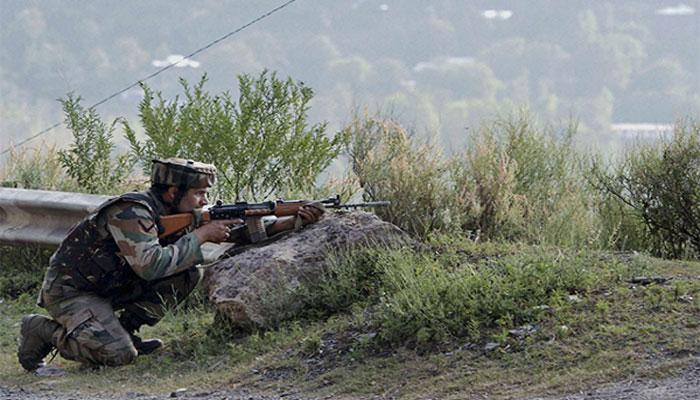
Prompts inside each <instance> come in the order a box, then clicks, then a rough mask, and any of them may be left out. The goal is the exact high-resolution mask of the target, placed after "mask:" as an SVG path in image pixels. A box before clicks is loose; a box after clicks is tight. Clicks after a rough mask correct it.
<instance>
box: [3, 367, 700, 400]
mask: <svg viewBox="0 0 700 400" xmlns="http://www.w3.org/2000/svg"><path fill="white" fill-rule="evenodd" d="M52 386H53V383H52V381H51V379H50V378H47V379H46V380H44V381H40V382H39V383H36V384H32V386H31V387H25V388H22V387H5V386H3V385H2V384H1V383H0V400H10V399H12V400H15V399H26V400H49V399H51V400H80V399H85V398H91V399H96V400H159V399H171V398H182V399H198V400H272V399H285V400H311V399H314V398H313V397H306V396H304V395H303V394H295V393H278V394H274V395H263V394H259V393H252V392H248V391H246V390H245V389H236V390H233V391H229V390H224V389H222V390H216V391H198V390H193V389H190V390H185V391H179V392H170V393H163V394H160V395H147V394H143V393H126V394H123V395H119V396H115V395H113V394H109V393H104V394H97V395H95V394H89V395H88V394H86V393H82V392H74V393H56V392H55V391H54V390H53V389H52ZM374 398H375V399H383V398H384V397H381V396H377V397H374ZM484 398H486V399H488V398H489V397H488V396H485V397H484ZM698 398H700V358H696V359H695V360H694V361H693V362H692V363H691V364H690V365H689V366H688V367H687V368H685V369H684V370H683V371H682V372H681V373H680V374H678V375H675V376H670V377H667V378H664V379H658V380H641V379H632V380H625V381H622V382H616V383H612V384H609V385H603V386H601V387H596V388H591V389H590V390H586V391H584V392H580V393H571V394H567V395H563V396H544V397H543V396H535V397H528V398H526V399H521V400H613V399H614V400H632V399H634V400H696V399H698Z"/></svg>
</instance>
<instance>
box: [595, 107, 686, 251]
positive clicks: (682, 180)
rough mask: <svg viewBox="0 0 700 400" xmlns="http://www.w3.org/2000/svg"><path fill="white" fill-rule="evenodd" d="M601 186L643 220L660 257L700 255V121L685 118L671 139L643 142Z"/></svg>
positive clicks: (604, 175) (603, 176) (601, 177)
mask: <svg viewBox="0 0 700 400" xmlns="http://www.w3.org/2000/svg"><path fill="white" fill-rule="evenodd" d="M595 176H596V184H597V185H598V187H599V188H600V189H601V190H602V191H604V192H605V193H607V194H609V195H611V196H613V197H615V198H616V199H618V200H619V201H621V202H622V203H624V204H625V205H626V206H628V207H629V209H631V210H633V212H634V213H635V214H636V216H637V217H638V218H639V219H641V221H643V223H644V225H645V226H646V228H647V232H648V235H649V236H648V237H649V246H650V250H651V251H652V252H654V253H655V254H657V255H664V256H670V257H688V256H697V255H698V254H700V224H698V222H699V221H700V208H698V204H699V202H700V124H699V123H697V122H692V121H689V122H686V123H684V122H680V123H678V124H677V126H676V129H675V131H674V135H673V137H672V138H671V139H668V140H663V141H661V142H659V143H655V144H641V145H638V146H637V147H635V148H633V149H632V150H631V151H630V152H628V153H627V155H626V156H625V158H624V160H623V161H622V162H621V163H620V164H619V165H618V166H617V167H616V168H613V170H612V171H611V172H607V171H605V170H603V169H602V167H600V165H599V164H598V165H596V175H595Z"/></svg>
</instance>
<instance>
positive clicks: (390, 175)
mask: <svg viewBox="0 0 700 400" xmlns="http://www.w3.org/2000/svg"><path fill="white" fill-rule="evenodd" d="M344 132H345V133H346V134H347V135H348V138H349V141H348V145H347V147H346V151H347V153H348V155H349V157H350V162H351V166H352V170H353V172H354V174H355V176H356V177H357V179H358V182H359V185H360V187H362V189H363V190H364V194H365V196H366V198H367V199H368V200H373V201H374V200H388V201H390V202H391V207H388V208H381V209H377V210H375V212H376V213H377V215H379V216H380V217H381V218H382V219H384V220H386V221H388V222H391V223H393V224H395V225H397V226H399V227H401V228H403V229H404V230H406V231H408V232H409V233H411V234H414V235H416V236H419V237H425V236H427V235H428V234H429V233H430V232H432V231H434V230H441V229H444V228H446V227H447V226H448V225H449V212H450V208H449V202H450V198H451V196H450V188H449V183H448V182H447V180H446V179H445V171H446V168H447V163H446V162H445V160H444V159H443V158H442V155H441V153H440V151H439V149H438V148H436V147H435V146H432V145H429V144H424V145H416V144H415V140H414V139H413V137H412V135H411V134H410V133H409V132H408V131H406V129H404V128H403V127H402V126H401V125H400V124H399V123H397V122H396V121H393V120H391V119H386V118H382V117H380V116H368V115H364V116H362V117H360V116H358V115H355V117H354V118H353V121H352V122H351V123H350V124H349V125H348V126H347V127H346V128H345V129H344Z"/></svg>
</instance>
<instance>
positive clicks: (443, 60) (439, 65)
mask: <svg viewBox="0 0 700 400" xmlns="http://www.w3.org/2000/svg"><path fill="white" fill-rule="evenodd" d="M473 63H474V59H473V58H472V57H440V58H437V59H434V60H433V61H421V62H419V63H418V64H416V65H414V66H413V72H421V71H426V70H441V71H443V70H446V69H448V68H450V67H454V66H462V65H469V64H473Z"/></svg>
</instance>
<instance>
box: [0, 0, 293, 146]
mask: <svg viewBox="0 0 700 400" xmlns="http://www.w3.org/2000/svg"><path fill="white" fill-rule="evenodd" d="M295 1H296V0H289V1H287V2H286V3H283V4H281V5H279V6H277V7H275V8H273V9H271V10H270V11H268V12H266V13H265V14H262V15H261V16H259V17H257V18H255V19H254V20H252V21H250V22H248V23H246V24H245V25H242V26H240V27H238V28H236V29H235V30H233V31H231V32H229V33H227V34H225V35H224V36H221V37H220V38H218V39H216V40H214V41H212V42H209V43H208V44H207V45H205V46H203V47H200V48H199V49H197V50H195V51H193V52H192V53H190V54H188V55H186V56H184V57H183V58H182V59H181V60H178V61H175V62H172V63H170V64H168V65H166V66H165V67H163V68H161V69H159V70H157V71H156V72H154V73H152V74H150V75H148V76H146V77H145V78H143V79H139V80H138V81H136V82H134V83H132V84H131V85H129V86H127V87H125V88H124V89H122V90H120V91H118V92H115V93H112V94H110V95H109V96H107V97H105V98H104V99H102V100H100V101H98V102H97V103H95V104H93V105H91V106H90V108H95V107H97V106H100V105H102V104H104V103H106V102H108V101H110V100H112V99H113V98H115V97H117V96H119V95H120V94H122V93H124V92H126V91H128V90H129V89H133V88H135V87H136V86H139V85H140V84H141V83H143V82H146V81H147V80H149V79H151V78H154V77H156V76H158V75H160V74H161V73H163V72H165V71H167V70H169V69H170V68H172V67H174V66H176V65H177V64H179V63H181V62H182V61H184V60H186V59H188V58H192V57H194V56H196V55H197V54H199V53H201V52H203V51H205V50H208V49H209V48H210V47H212V46H214V45H216V44H218V43H219V42H221V41H224V40H226V39H228V38H230V37H231V36H233V35H235V34H237V33H239V32H240V31H242V30H244V29H246V28H248V27H249V26H251V25H254V24H255V23H257V22H259V21H261V20H263V19H265V18H267V17H269V16H270V15H272V14H274V13H276V12H277V11H280V10H282V9H283V8H285V7H287V6H288V5H290V4H292V3H294V2H295ZM61 125H63V122H59V123H56V124H54V125H51V126H50V127H48V128H46V129H44V130H42V131H41V132H38V133H36V134H34V135H32V136H30V137H28V138H27V139H24V140H22V141H21V142H19V143H17V144H15V145H14V148H17V147H20V146H22V145H24V144H26V143H28V142H30V141H32V140H34V139H36V138H38V137H39V136H42V135H44V134H46V133H48V132H50V131H52V130H54V129H56V128H58V127H59V126H61ZM10 149H12V147H10V148H8V149H5V150H3V151H2V152H0V156H2V155H4V154H6V153H8V152H9V151H10Z"/></svg>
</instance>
